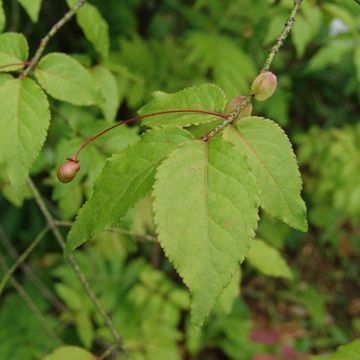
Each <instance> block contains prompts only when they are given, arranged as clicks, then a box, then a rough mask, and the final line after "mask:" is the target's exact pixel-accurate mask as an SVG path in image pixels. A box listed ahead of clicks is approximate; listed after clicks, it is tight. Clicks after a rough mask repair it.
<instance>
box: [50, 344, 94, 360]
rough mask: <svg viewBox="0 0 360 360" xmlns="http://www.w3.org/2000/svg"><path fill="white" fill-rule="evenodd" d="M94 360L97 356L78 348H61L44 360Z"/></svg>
mask: <svg viewBox="0 0 360 360" xmlns="http://www.w3.org/2000/svg"><path fill="white" fill-rule="evenodd" d="M67 359H68V360H94V359H95V356H94V355H93V354H91V353H89V352H88V351H87V350H84V349H82V348H80V347H77V346H61V347H59V348H57V349H56V350H54V351H53V352H52V353H51V354H50V355H48V356H45V357H44V358H43V360H67Z"/></svg>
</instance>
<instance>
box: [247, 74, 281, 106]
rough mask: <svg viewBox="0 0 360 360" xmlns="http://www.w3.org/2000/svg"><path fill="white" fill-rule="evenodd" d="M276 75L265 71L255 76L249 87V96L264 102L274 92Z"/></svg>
mask: <svg viewBox="0 0 360 360" xmlns="http://www.w3.org/2000/svg"><path fill="white" fill-rule="evenodd" d="M276 86H277V79H276V75H275V74H273V73H272V72H270V71H266V72H263V73H261V74H260V75H258V76H257V78H256V79H255V80H254V82H253V83H252V85H251V94H252V95H254V97H255V99H256V100H259V101H265V100H266V99H268V98H269V97H270V96H272V95H273V94H274V92H275V90H276Z"/></svg>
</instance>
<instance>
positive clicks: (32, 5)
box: [18, 0, 42, 23]
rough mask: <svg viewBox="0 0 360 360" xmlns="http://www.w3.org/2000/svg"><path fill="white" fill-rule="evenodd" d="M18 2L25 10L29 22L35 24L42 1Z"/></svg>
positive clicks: (22, 0) (19, 0) (27, 0)
mask: <svg viewBox="0 0 360 360" xmlns="http://www.w3.org/2000/svg"><path fill="white" fill-rule="evenodd" d="M18 2H19V3H20V4H21V6H22V7H23V8H24V9H25V11H26V12H27V14H28V15H29V17H30V19H31V21H32V22H33V23H36V22H37V21H38V19H39V12H40V8H41V3H42V0H18Z"/></svg>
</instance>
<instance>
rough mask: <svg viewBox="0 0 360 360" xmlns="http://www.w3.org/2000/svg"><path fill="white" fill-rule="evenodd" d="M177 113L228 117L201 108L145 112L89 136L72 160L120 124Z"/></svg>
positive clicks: (75, 159)
mask: <svg viewBox="0 0 360 360" xmlns="http://www.w3.org/2000/svg"><path fill="white" fill-rule="evenodd" d="M177 113H199V114H207V115H215V116H218V117H222V118H223V119H226V118H227V115H226V114H222V113H218V112H213V111H208V110H201V109H175V110H165V111H159V112H154V113H151V114H145V115H140V116H136V117H133V118H131V119H127V120H123V121H121V122H119V123H117V124H115V125H113V126H110V127H109V128H107V129H105V130H103V131H101V132H99V133H97V134H96V135H94V136H93V137H91V138H89V139H88V140H86V141H85V142H84V143H83V144H82V145H81V146H80V147H79V149H78V150H77V151H76V152H75V154H74V155H73V156H71V158H70V159H71V160H73V161H77V158H78V156H79V154H80V153H81V151H82V150H83V149H84V148H85V147H86V146H87V145H88V144H90V143H91V142H93V141H94V140H95V139H97V138H98V137H100V136H102V135H104V134H106V133H107V132H109V131H111V130H113V129H115V128H117V127H118V126H121V125H124V124H127V123H130V122H133V121H136V120H140V119H145V118H148V117H152V116H159V115H168V114H177Z"/></svg>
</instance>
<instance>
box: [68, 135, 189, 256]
mask: <svg viewBox="0 0 360 360" xmlns="http://www.w3.org/2000/svg"><path fill="white" fill-rule="evenodd" d="M191 138H192V137H191V135H190V134H189V133H188V132H187V131H185V130H182V129H177V128H172V129H162V130H153V131H150V132H147V133H145V135H143V136H142V138H141V139H140V140H139V141H138V142H136V143H134V144H132V145H130V146H129V147H127V148H126V149H124V150H123V151H122V152H120V153H118V154H117V155H115V156H113V157H112V158H111V159H110V160H109V161H108V162H107V163H106V165H105V167H104V169H103V171H102V173H101V175H100V176H99V178H98V179H97V181H96V183H95V186H94V194H93V197H92V198H91V199H90V200H89V201H87V202H86V204H85V205H84V206H83V207H82V208H81V209H80V211H79V213H78V216H77V218H76V221H75V224H74V226H73V227H72V229H71V231H70V233H69V236H68V242H67V251H71V250H74V249H75V248H77V247H78V246H80V245H81V244H82V243H84V242H85V241H87V240H88V239H89V238H91V236H92V235H94V234H95V233H96V232H98V231H100V230H103V229H105V228H109V227H111V226H114V225H116V224H118V223H119V222H120V221H121V219H122V217H124V215H126V213H127V211H128V210H129V209H130V208H131V207H133V206H134V205H135V204H136V203H137V202H138V201H139V200H140V199H141V198H142V197H144V196H145V195H146V194H147V193H149V192H150V190H151V187H152V185H153V181H154V176H155V170H156V168H157V166H158V165H159V164H160V162H161V161H162V160H163V159H164V157H165V156H166V155H167V154H168V153H169V152H170V151H171V150H173V149H174V148H175V146H177V145H178V144H180V143H182V142H184V141H186V140H189V139H191Z"/></svg>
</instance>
